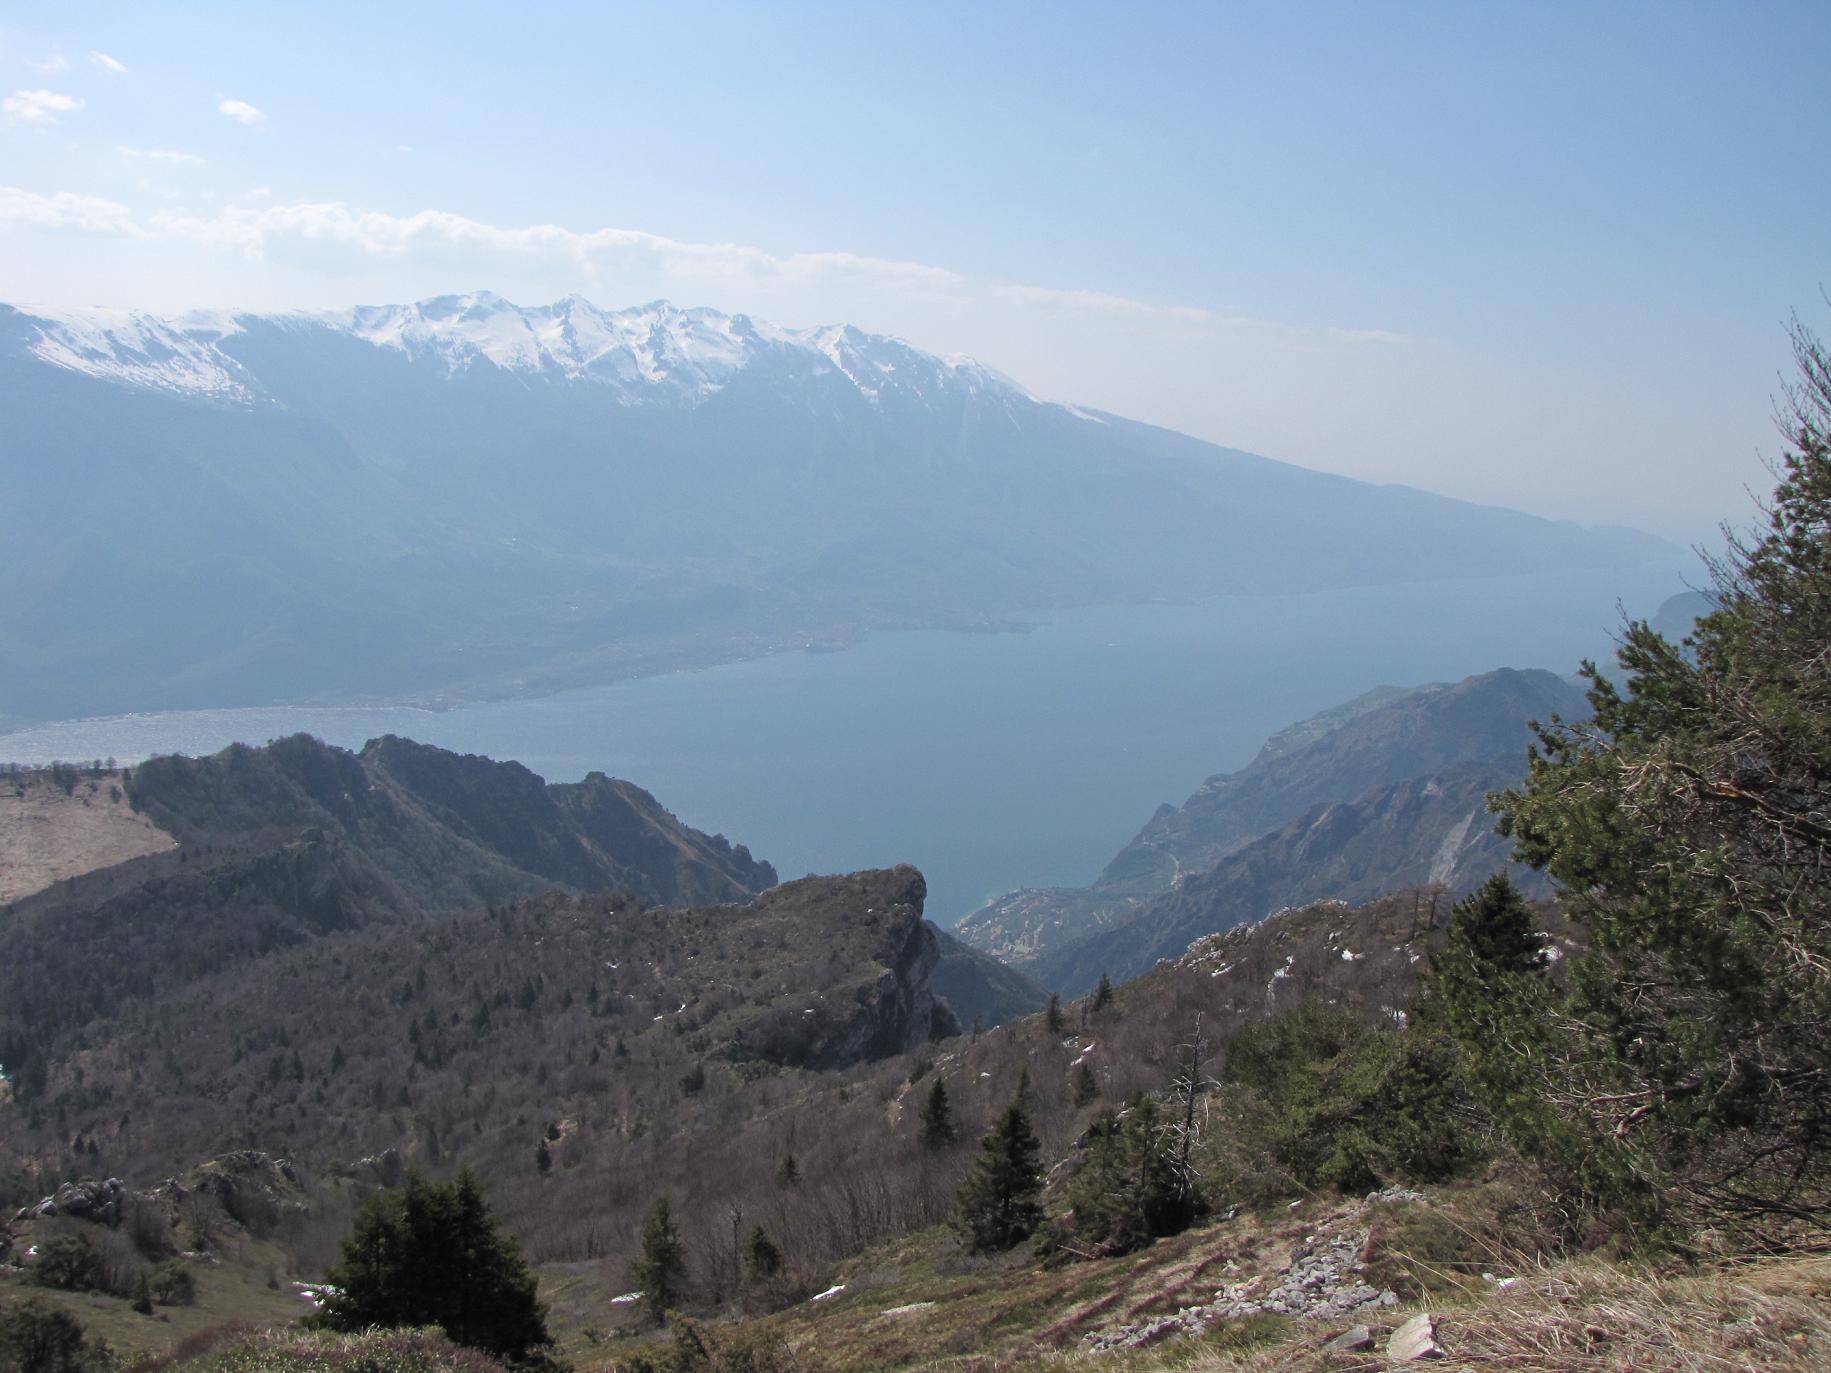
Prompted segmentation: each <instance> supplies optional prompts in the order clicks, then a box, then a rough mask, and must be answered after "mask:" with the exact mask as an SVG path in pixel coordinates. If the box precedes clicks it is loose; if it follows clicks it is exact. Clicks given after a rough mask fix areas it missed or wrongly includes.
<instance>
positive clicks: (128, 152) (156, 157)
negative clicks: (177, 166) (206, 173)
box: [121, 146, 203, 166]
mask: <svg viewBox="0 0 1831 1373" xmlns="http://www.w3.org/2000/svg"><path fill="white" fill-rule="evenodd" d="M121 156H122V157H134V158H141V159H144V160H145V161H148V162H180V163H185V164H187V165H190V166H201V165H202V164H203V159H202V158H201V157H199V156H198V155H197V154H196V153H181V152H177V151H176V150H174V149H171V148H129V147H125V146H124V147H122V149H121Z"/></svg>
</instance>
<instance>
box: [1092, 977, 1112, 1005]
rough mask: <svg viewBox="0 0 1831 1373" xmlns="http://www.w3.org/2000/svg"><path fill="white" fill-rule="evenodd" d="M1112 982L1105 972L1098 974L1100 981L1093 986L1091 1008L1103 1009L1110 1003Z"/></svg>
mask: <svg viewBox="0 0 1831 1373" xmlns="http://www.w3.org/2000/svg"><path fill="white" fill-rule="evenodd" d="M1112 1000H1113V983H1112V979H1111V978H1109V977H1108V976H1107V975H1106V974H1105V973H1101V974H1100V983H1099V985H1098V986H1097V987H1095V988H1094V1001H1093V1009H1094V1010H1096V1011H1103V1010H1105V1009H1106V1008H1107V1007H1108V1006H1110V1005H1111V1004H1112Z"/></svg>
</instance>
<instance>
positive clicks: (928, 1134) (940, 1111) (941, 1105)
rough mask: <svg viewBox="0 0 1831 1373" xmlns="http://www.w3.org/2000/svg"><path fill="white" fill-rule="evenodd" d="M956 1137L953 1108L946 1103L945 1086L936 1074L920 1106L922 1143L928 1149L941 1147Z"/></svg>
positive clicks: (957, 1135)
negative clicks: (933, 1082)
mask: <svg viewBox="0 0 1831 1373" xmlns="http://www.w3.org/2000/svg"><path fill="white" fill-rule="evenodd" d="M958 1138H959V1133H958V1132H957V1131H956V1130H955V1129H954V1113H953V1108H952V1107H950V1106H949V1105H948V1103H947V1088H946V1087H945V1086H943V1085H942V1083H941V1078H940V1076H939V1075H937V1076H936V1077H935V1085H934V1086H933V1087H930V1088H929V1089H928V1100H927V1102H925V1103H924V1104H923V1106H922V1143H923V1145H924V1146H926V1147H927V1148H930V1149H942V1148H945V1147H946V1146H948V1145H949V1144H952V1143H953V1142H954V1141H955V1140H956V1139H958Z"/></svg>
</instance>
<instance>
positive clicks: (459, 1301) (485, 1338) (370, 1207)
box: [322, 1169, 553, 1362]
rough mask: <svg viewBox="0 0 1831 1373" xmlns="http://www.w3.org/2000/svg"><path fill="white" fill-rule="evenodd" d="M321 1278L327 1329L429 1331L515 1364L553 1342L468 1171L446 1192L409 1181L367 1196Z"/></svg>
mask: <svg viewBox="0 0 1831 1373" xmlns="http://www.w3.org/2000/svg"><path fill="white" fill-rule="evenodd" d="M327 1278H328V1281H329V1283H330V1285H331V1288H332V1291H331V1292H330V1293H329V1294H328V1295H327V1297H326V1300H325V1304H324V1311H323V1316H322V1319H323V1321H324V1324H326V1325H328V1326H330V1327H331V1328H332V1329H334V1330H366V1329H368V1328H370V1327H372V1326H418V1325H436V1326H439V1327H440V1328H442V1329H443V1330H444V1331H445V1334H446V1335H447V1336H448V1337H449V1338H450V1339H452V1340H453V1341H455V1342H456V1343H458V1344H462V1345H468V1346H470V1347H471V1348H473V1349H482V1350H485V1351H487V1352H489V1353H492V1354H495V1355H498V1356H499V1357H502V1358H505V1359H511V1360H514V1361H517V1362H526V1361H529V1360H532V1359H536V1358H537V1357H538V1351H540V1350H541V1349H543V1348H545V1347H546V1346H548V1345H551V1344H552V1343H553V1341H552V1339H551V1337H550V1336H549V1335H548V1334H547V1326H546V1308H545V1307H544V1306H542V1305H541V1303H540V1302H539V1300H538V1299H537V1298H536V1296H535V1282H534V1275H533V1274H532V1273H530V1272H529V1271H528V1266H527V1264H526V1263H525V1262H523V1260H522V1257H521V1250H520V1247H519V1246H518V1245H517V1244H516V1242H515V1241H514V1239H512V1238H511V1237H509V1236H507V1235H505V1234H503V1233H502V1232H501V1231H500V1230H499V1229H498V1228H497V1226H496V1221H495V1217H494V1216H493V1215H491V1213H490V1208H489V1203H488V1202H487V1201H486V1200H485V1199H484V1196H483V1189H482V1187H481V1186H479V1185H478V1183H477V1180H476V1178H475V1177H474V1176H473V1175H472V1174H471V1172H470V1170H469V1169H466V1170H465V1171H464V1172H462V1173H460V1174H458V1176H457V1177H456V1178H454V1179H453V1180H452V1181H450V1182H445V1183H438V1182H429V1181H427V1180H426V1179H425V1178H424V1177H422V1176H421V1175H420V1174H418V1173H417V1172H410V1173H408V1175H407V1177H406V1180H405V1182H404V1184H403V1185H402V1186H401V1187H400V1188H399V1189H398V1190H396V1191H386V1192H378V1193H376V1194H375V1195H374V1196H372V1197H370V1198H369V1200H368V1201H366V1202H364V1203H363V1205H362V1208H361V1209H360V1210H358V1211H357V1213H356V1218H355V1222H354V1225H353V1226H352V1229H351V1233H350V1237H349V1238H348V1239H347V1240H345V1241H344V1243H343V1252H342V1255H341V1257H340V1258H339V1260H338V1262H337V1264H336V1266H335V1267H333V1268H332V1269H331V1270H330V1272H329V1274H328V1275H327Z"/></svg>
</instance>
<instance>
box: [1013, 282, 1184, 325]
mask: <svg viewBox="0 0 1831 1373" xmlns="http://www.w3.org/2000/svg"><path fill="white" fill-rule="evenodd" d="M998 295H999V296H1000V297H1001V298H1003V299H1005V300H1008V301H1010V302H1011V303H1012V304H1014V305H1029V306H1037V307H1040V308H1042V309H1048V310H1073V311H1077V312H1083V313H1094V314H1107V315H1151V316H1156V317H1158V318H1161V319H1184V320H1189V321H1191V322H1204V321H1207V320H1211V319H1213V318H1214V312H1213V311H1212V310H1204V309H1202V308H1200V307H1199V306H1195V305H1150V304H1147V303H1146V302H1144V301H1142V300H1133V299H1132V298H1131V297H1129V296H1116V295H1112V294H1110V293H1108V292H1106V291H1078V290H1060V289H1057V288H1054V287H1049V286H1000V287H999V288H998Z"/></svg>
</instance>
